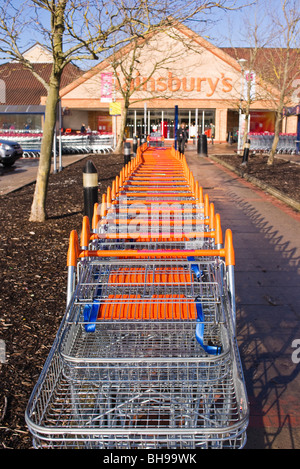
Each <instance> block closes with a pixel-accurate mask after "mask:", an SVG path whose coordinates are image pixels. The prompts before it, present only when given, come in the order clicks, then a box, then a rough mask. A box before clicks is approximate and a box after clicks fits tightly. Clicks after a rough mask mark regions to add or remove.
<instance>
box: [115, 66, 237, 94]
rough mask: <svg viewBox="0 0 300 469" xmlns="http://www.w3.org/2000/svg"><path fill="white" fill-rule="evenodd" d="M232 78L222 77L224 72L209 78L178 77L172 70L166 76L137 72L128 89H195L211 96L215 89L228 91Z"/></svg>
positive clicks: (230, 88)
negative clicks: (216, 76)
mask: <svg viewBox="0 0 300 469" xmlns="http://www.w3.org/2000/svg"><path fill="white" fill-rule="evenodd" d="M232 80H233V79H232V78H226V77H224V74H223V73H221V77H220V78H211V77H204V78H201V77H197V78H195V77H182V78H179V77H177V76H176V75H173V73H172V72H169V73H168V76H167V77H162V76H161V77H158V78H156V79H155V78H153V77H141V76H140V74H139V73H138V74H137V76H136V77H134V78H132V80H131V84H130V89H131V91H133V90H137V91H138V90H143V91H148V92H152V93H153V92H159V93H162V92H164V91H170V92H172V93H175V92H177V91H183V92H186V93H191V92H192V91H197V92H198V93H203V94H205V96H206V97H208V98H209V97H211V96H213V95H214V94H215V93H216V91H217V89H219V90H221V91H222V92H223V93H229V92H230V91H231V90H232V88H233V85H232ZM115 87H116V91H117V90H119V89H120V84H119V79H118V80H116V84H115ZM123 89H124V90H125V89H126V81H125V80H124V82H123Z"/></svg>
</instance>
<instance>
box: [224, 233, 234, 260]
mask: <svg viewBox="0 0 300 469" xmlns="http://www.w3.org/2000/svg"><path fill="white" fill-rule="evenodd" d="M225 263H226V265H227V266H228V265H235V253H234V248H233V241H232V231H231V230H230V229H227V230H226V232H225Z"/></svg>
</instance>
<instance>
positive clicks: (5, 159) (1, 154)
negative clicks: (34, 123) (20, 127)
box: [0, 140, 23, 166]
mask: <svg viewBox="0 0 300 469" xmlns="http://www.w3.org/2000/svg"><path fill="white" fill-rule="evenodd" d="M22 156H23V149H22V147H21V145H20V144H19V143H18V142H13V141H11V140H0V163H2V164H3V166H12V165H13V164H14V163H15V161H17V160H18V159H19V158H21V157H22Z"/></svg>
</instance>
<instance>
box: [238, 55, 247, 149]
mask: <svg viewBox="0 0 300 469" xmlns="http://www.w3.org/2000/svg"><path fill="white" fill-rule="evenodd" d="M237 62H238V63H239V65H240V67H241V91H240V102H239V134H238V147H237V152H238V154H239V153H240V151H241V131H242V100H243V84H244V70H245V68H244V66H245V63H246V62H247V60H246V59H237Z"/></svg>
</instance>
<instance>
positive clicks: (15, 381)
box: [0, 155, 300, 449]
mask: <svg viewBox="0 0 300 469" xmlns="http://www.w3.org/2000/svg"><path fill="white" fill-rule="evenodd" d="M87 158H88V159H91V160H92V161H93V163H94V164H95V166H96V168H97V171H98V177H99V190H100V193H103V192H104V191H106V188H107V186H108V185H110V184H111V182H112V180H113V179H114V178H115V176H116V175H117V174H118V173H119V172H120V170H121V168H122V166H123V155H103V156H88V157H87ZM220 158H221V157H220ZM224 159H225V160H226V161H227V162H230V164H233V163H234V162H235V164H236V165H237V166H240V162H241V160H240V157H238V156H232V157H231V156H226V157H224ZM85 162H86V159H84V160H81V161H80V162H78V163H75V164H73V165H71V166H69V167H67V168H65V169H64V170H63V171H62V172H60V173H58V174H52V175H51V176H50V180H49V192H48V198H47V212H48V217H49V219H48V220H47V222H45V223H42V224H36V223H30V222H29V221H28V217H29V212H30V206H31V202H32V197H33V190H34V186H33V185H32V186H28V187H24V188H23V189H21V190H19V191H17V192H14V193H11V194H9V195H5V196H2V197H0V220H1V233H0V240H1V242H0V254H1V255H0V276H1V280H0V309H1V314H0V339H1V340H4V341H5V345H6V362H5V363H3V364H2V365H1V364H0V380H1V381H0V382H1V386H0V447H1V448H4V449H9V448H10V449H30V448H32V440H31V435H30V434H29V432H28V429H27V427H26V424H25V419H24V414H25V409H26V405H27V403H28V399H29V397H30V394H31V391H32V389H33V386H34V384H35V383H36V381H37V379H38V377H39V375H40V372H41V370H42V367H43V365H44V362H45V360H46V358H47V356H48V353H49V351H50V348H51V345H52V343H53V340H54V337H55V335H56V332H57V330H58V328H59V325H60V322H61V319H62V316H63V314H64V308H65V303H66V285H67V269H66V254H67V249H68V241H69V234H70V231H71V230H72V229H76V230H77V231H78V233H79V232H80V228H81V222H82V215H83V190H82V170H83V167H84V165H85ZM247 171H249V172H251V174H253V175H255V176H256V177H257V178H260V179H263V180H264V181H267V182H268V183H269V184H272V185H274V187H277V188H281V189H282V190H284V192H285V193H286V194H287V195H289V196H290V197H294V198H296V199H297V200H298V201H300V187H299V171H300V168H299V166H298V165H295V164H290V163H286V162H282V161H279V160H278V161H276V163H275V166H274V168H271V169H270V168H266V167H265V158H264V157H260V156H259V157H253V158H252V157H251V158H250V160H249V164H248V166H247ZM99 201H100V197H99Z"/></svg>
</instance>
